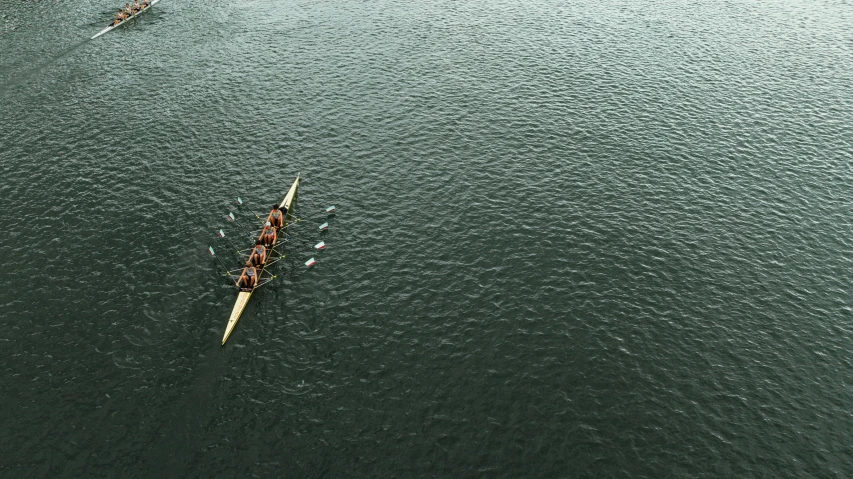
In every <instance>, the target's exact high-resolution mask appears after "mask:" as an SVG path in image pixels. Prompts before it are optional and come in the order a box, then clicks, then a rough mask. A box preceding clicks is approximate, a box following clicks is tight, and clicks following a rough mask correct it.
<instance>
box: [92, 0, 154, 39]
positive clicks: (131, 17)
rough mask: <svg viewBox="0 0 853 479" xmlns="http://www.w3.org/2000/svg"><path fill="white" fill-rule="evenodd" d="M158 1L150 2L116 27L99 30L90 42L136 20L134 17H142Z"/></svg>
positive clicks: (152, 0) (111, 26)
mask: <svg viewBox="0 0 853 479" xmlns="http://www.w3.org/2000/svg"><path fill="white" fill-rule="evenodd" d="M159 1H160V0H151V3H150V4H148V6H147V7H145V8H143V9H142V10H140V11H138V12H136V13H135V14H133V15H131V16H129V17H127V18H125V19H124V20H122V21H121V22H119V23H118V24H116V25H110V26H108V27H107V28H105V29H103V30H101V31H100V32H98V33H96V34H95V36H94V37H92V40H94V39H96V38H98V37H100V36H101V35H103V34H104V33H107V32H108V31H110V30H113V29H115V28H118V27H120V26H122V25H124V24H125V23H127V22H128V21H130V20H131V19H134V18H136V17H138V16H140V15H142V13H143V12H145V11H146V10H148V9H149V8H151V7H153V6H154V4H155V3H157V2H159Z"/></svg>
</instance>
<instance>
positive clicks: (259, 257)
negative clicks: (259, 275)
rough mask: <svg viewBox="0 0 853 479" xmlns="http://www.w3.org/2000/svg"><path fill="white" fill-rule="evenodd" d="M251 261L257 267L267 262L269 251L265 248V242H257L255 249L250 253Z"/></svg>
mask: <svg viewBox="0 0 853 479" xmlns="http://www.w3.org/2000/svg"><path fill="white" fill-rule="evenodd" d="M249 261H250V262H251V263H252V264H254V265H256V266H259V265H262V264H264V263H266V262H267V249H266V248H265V247H264V242H263V241H261V240H258V241H256V242H255V247H254V248H253V249H252V252H251V253H249Z"/></svg>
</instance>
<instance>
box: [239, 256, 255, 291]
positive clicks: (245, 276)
mask: <svg viewBox="0 0 853 479" xmlns="http://www.w3.org/2000/svg"><path fill="white" fill-rule="evenodd" d="M257 284H258V270H257V269H255V267H254V266H253V265H252V262H251V261H246V267H245V268H243V272H242V273H240V279H239V280H237V286H238V287H239V288H240V289H255V286H256V285H257Z"/></svg>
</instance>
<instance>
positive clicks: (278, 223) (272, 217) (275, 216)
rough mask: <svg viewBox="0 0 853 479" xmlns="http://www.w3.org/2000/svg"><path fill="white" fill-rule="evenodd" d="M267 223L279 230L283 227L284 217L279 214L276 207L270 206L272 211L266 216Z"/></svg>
mask: <svg viewBox="0 0 853 479" xmlns="http://www.w3.org/2000/svg"><path fill="white" fill-rule="evenodd" d="M267 221H269V222H270V223H272V225H273V226H275V227H276V228H281V227H282V225H284V215H283V214H281V210H280V209H278V205H272V211H270V214H269V216H267Z"/></svg>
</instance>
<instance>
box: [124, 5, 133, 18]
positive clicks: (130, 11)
mask: <svg viewBox="0 0 853 479" xmlns="http://www.w3.org/2000/svg"><path fill="white" fill-rule="evenodd" d="M124 13H126V14H128V15H133V14H134V13H135V12H134V11H133V9H132V8H130V4H129V3H125V4H124Z"/></svg>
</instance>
